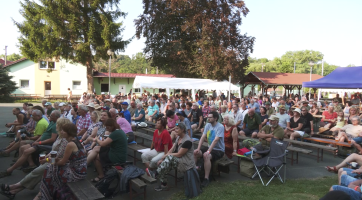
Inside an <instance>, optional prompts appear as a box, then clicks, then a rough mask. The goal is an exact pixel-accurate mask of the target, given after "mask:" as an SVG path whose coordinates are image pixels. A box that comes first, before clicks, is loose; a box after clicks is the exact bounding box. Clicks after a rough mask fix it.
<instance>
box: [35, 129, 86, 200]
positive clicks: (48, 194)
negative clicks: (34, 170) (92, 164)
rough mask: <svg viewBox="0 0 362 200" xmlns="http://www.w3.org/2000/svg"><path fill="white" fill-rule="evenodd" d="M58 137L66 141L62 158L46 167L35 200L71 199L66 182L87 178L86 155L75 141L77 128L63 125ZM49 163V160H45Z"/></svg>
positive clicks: (76, 140) (80, 145)
mask: <svg viewBox="0 0 362 200" xmlns="http://www.w3.org/2000/svg"><path fill="white" fill-rule="evenodd" d="M62 129H63V130H62V131H61V132H60V135H61V136H62V137H63V138H65V139H66V140H67V141H68V144H67V146H66V147H65V151H64V155H63V157H62V158H59V157H58V158H56V159H55V163H54V164H51V165H47V167H46V169H45V171H44V175H43V180H42V182H41V185H40V193H39V194H38V195H37V197H36V198H35V199H71V198H75V197H72V193H71V192H70V190H69V188H68V186H67V184H66V183H67V182H77V181H80V180H82V179H85V178H86V176H87V153H86V151H85V150H84V148H83V146H82V144H81V143H80V142H79V141H78V139H77V137H76V136H77V126H76V125H74V124H70V123H69V124H65V125H64V126H63V128H62ZM46 161H47V162H50V159H49V158H47V159H46Z"/></svg>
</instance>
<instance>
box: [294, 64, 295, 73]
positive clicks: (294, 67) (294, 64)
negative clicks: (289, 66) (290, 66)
mask: <svg viewBox="0 0 362 200" xmlns="http://www.w3.org/2000/svg"><path fill="white" fill-rule="evenodd" d="M294 74H295V62H294Z"/></svg>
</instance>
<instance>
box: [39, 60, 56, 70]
mask: <svg viewBox="0 0 362 200" xmlns="http://www.w3.org/2000/svg"><path fill="white" fill-rule="evenodd" d="M39 68H40V69H55V62H50V61H49V62H48V61H40V62H39Z"/></svg>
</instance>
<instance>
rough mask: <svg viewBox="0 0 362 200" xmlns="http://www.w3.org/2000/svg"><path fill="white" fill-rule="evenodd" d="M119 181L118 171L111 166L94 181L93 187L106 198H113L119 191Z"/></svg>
mask: <svg viewBox="0 0 362 200" xmlns="http://www.w3.org/2000/svg"><path fill="white" fill-rule="evenodd" d="M119 182H120V177H119V175H118V171H117V170H116V169H113V168H112V169H110V170H108V171H107V173H106V174H105V176H104V177H103V178H102V179H101V180H100V181H98V182H97V183H96V185H95V187H96V188H97V189H98V191H99V192H100V193H101V194H103V195H104V196H105V197H106V198H113V197H114V196H115V195H116V194H117V193H118V192H119Z"/></svg>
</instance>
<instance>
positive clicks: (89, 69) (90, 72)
mask: <svg viewBox="0 0 362 200" xmlns="http://www.w3.org/2000/svg"><path fill="white" fill-rule="evenodd" d="M86 67H87V81H88V88H87V89H88V93H90V94H92V93H93V92H94V85H93V67H92V58H88V59H87V62H86Z"/></svg>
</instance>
